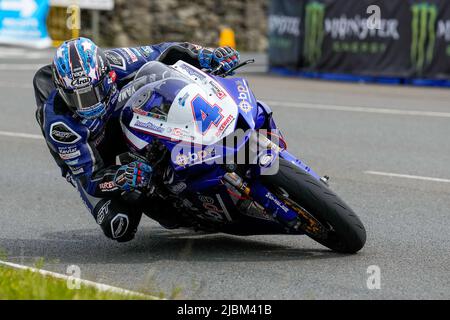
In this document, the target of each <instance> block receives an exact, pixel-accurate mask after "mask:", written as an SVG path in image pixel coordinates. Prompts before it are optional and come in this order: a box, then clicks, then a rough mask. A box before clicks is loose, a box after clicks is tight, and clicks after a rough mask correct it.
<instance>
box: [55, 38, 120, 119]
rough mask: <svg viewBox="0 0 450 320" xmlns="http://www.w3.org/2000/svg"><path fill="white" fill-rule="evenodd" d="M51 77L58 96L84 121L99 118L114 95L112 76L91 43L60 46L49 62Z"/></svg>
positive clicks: (83, 40) (82, 41) (80, 40)
mask: <svg viewBox="0 0 450 320" xmlns="http://www.w3.org/2000/svg"><path fill="white" fill-rule="evenodd" d="M52 70H53V77H54V82H55V85H56V87H57V89H58V91H59V94H60V95H61V97H62V98H63V100H64V101H65V102H66V103H67V105H68V106H69V107H70V108H71V109H72V111H74V112H75V113H76V114H77V115H79V116H80V117H82V118H84V119H94V118H98V117H101V116H103V115H104V114H105V113H106V109H107V106H108V103H109V99H110V97H111V94H112V93H114V92H115V91H116V85H115V83H114V82H115V77H116V75H115V73H114V71H112V70H111V66H110V64H109V62H108V60H107V58H106V56H105V54H104V53H103V51H102V50H101V49H100V48H99V47H97V46H96V45H95V44H94V43H93V42H92V41H91V40H89V39H86V38H77V39H73V40H69V41H66V42H64V43H63V44H62V45H61V46H60V47H59V48H58V50H57V51H56V54H55V57H54V59H53V65H52Z"/></svg>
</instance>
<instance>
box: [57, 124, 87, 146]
mask: <svg viewBox="0 0 450 320" xmlns="http://www.w3.org/2000/svg"><path fill="white" fill-rule="evenodd" d="M50 137H51V138H52V140H53V141H55V142H58V143H62V144H73V143H75V142H78V141H79V140H80V139H81V136H80V135H79V134H77V133H76V132H75V131H73V130H72V129H70V128H69V127H68V126H67V125H66V124H65V123H63V122H55V123H53V124H52V125H51V126H50Z"/></svg>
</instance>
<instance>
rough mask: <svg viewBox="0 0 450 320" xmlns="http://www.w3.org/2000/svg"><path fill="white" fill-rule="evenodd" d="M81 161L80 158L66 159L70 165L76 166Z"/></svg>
mask: <svg viewBox="0 0 450 320" xmlns="http://www.w3.org/2000/svg"><path fill="white" fill-rule="evenodd" d="M78 162H79V159H75V160H71V161H66V164H67V165H68V166H76V165H77V164H78Z"/></svg>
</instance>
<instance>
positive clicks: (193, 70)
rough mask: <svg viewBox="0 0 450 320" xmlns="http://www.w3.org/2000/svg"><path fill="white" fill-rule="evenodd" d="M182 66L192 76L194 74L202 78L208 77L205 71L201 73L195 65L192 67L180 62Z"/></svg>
mask: <svg viewBox="0 0 450 320" xmlns="http://www.w3.org/2000/svg"><path fill="white" fill-rule="evenodd" d="M180 68H181V69H183V70H185V71H186V72H187V73H188V74H189V75H190V76H194V77H196V78H198V79H200V80H205V79H206V76H205V75H204V74H203V73H200V71H197V70H196V69H194V68H193V67H190V66H189V65H188V64H184V63H183V64H180Z"/></svg>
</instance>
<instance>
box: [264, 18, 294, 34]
mask: <svg viewBox="0 0 450 320" xmlns="http://www.w3.org/2000/svg"><path fill="white" fill-rule="evenodd" d="M300 21H301V19H300V18H299V17H290V16H282V15H270V16H269V32H270V34H278V35H280V36H284V35H289V36H294V37H298V36H299V35H300Z"/></svg>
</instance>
